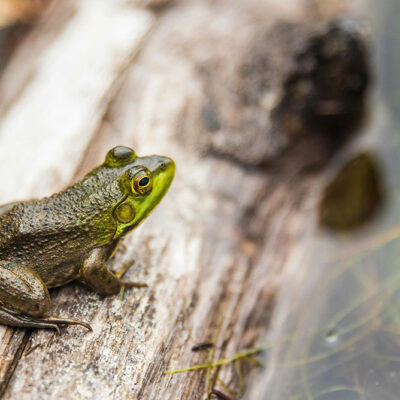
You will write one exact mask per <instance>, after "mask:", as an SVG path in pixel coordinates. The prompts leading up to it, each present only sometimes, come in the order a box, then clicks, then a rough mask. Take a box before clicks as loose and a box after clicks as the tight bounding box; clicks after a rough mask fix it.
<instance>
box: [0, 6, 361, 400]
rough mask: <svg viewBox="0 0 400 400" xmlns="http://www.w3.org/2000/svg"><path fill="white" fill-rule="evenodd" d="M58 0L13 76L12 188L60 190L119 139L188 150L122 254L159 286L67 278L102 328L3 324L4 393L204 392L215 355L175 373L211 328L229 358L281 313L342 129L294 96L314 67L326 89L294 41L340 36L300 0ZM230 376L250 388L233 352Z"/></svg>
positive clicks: (4, 174)
mask: <svg viewBox="0 0 400 400" xmlns="http://www.w3.org/2000/svg"><path fill="white" fill-rule="evenodd" d="M56 4H57V5H56V11H54V13H50V14H49V15H48V17H47V19H46V21H45V22H44V23H43V25H38V26H37V27H36V28H34V29H33V30H32V31H31V32H30V34H29V36H28V37H26V38H25V42H28V43H39V44H40V45H39V44H38V45H37V47H36V48H37V49H40V51H39V50H38V51H33V52H32V51H30V49H31V48H32V47H31V46H24V43H22V45H21V46H20V47H19V48H18V49H17V51H16V53H15V54H14V55H13V58H12V59H11V60H10V62H9V64H8V67H7V69H6V71H5V72H4V74H3V77H2V80H1V81H0V99H6V100H2V101H4V104H7V106H6V107H5V110H4V111H3V113H2V115H1V119H0V165H1V166H2V167H3V168H2V169H1V171H0V187H1V188H2V189H1V191H0V199H1V202H7V201H12V200H16V199H24V198H29V197H40V196H44V195H49V194H51V193H52V192H55V191H58V190H60V189H62V188H63V187H65V185H67V184H69V183H72V182H74V181H76V180H77V179H79V178H81V177H82V176H83V175H84V174H85V173H87V172H88V171H89V170H90V169H91V168H93V167H94V166H96V165H98V164H99V163H101V162H102V160H103V158H104V156H105V153H106V151H107V150H108V149H109V148H111V147H112V146H114V145H117V144H124V145H128V146H132V147H133V148H135V150H136V152H137V153H138V154H141V155H142V154H143V155H144V154H151V153H158V154H165V155H168V156H171V157H173V158H174V159H175V161H176V164H177V171H176V177H175V180H174V183H173V186H172V187H171V189H170V192H169V193H168V195H167V197H166V198H165V199H164V200H163V202H162V204H161V205H160V206H159V207H158V209H157V210H156V211H155V212H154V214H152V216H151V217H150V218H149V219H148V221H146V222H145V223H144V224H143V225H142V226H141V227H140V228H138V229H136V230H135V231H134V232H133V233H131V234H130V235H129V236H128V237H127V238H126V240H125V241H124V244H125V246H124V248H122V249H121V250H119V251H118V252H117V254H116V256H115V257H114V259H113V260H112V261H111V262H110V265H111V266H112V267H115V268H117V267H118V266H119V265H121V264H123V263H126V262H129V263H132V266H131V268H130V270H129V272H128V274H127V278H131V279H133V280H138V281H145V282H146V283H147V284H148V285H149V287H148V288H143V289H137V290H129V291H126V292H125V293H124V295H123V298H120V297H118V296H111V297H108V298H101V297H100V296H98V295H97V294H96V293H93V292H92V291H90V290H88V289H87V288H85V287H83V286H81V285H78V284H76V283H72V284H69V285H67V286H65V287H62V288H59V289H55V290H53V291H52V293H51V296H52V309H51V311H52V312H54V313H55V314H59V315H63V316H68V317H74V318H79V319H82V320H85V321H87V322H89V323H90V324H91V325H92V327H93V329H94V332H93V333H88V332H86V331H85V330H83V329H81V328H79V327H68V328H65V329H63V331H62V334H61V336H57V335H55V334H54V332H51V331H46V330H41V331H39V330H33V331H31V330H26V331H25V330H21V329H14V328H8V327H0V357H1V360H2V362H1V369H0V376H1V382H2V386H1V389H0V392H1V394H2V398H4V399H17V398H18V399H30V398H40V399H53V398H57V397H58V398H67V399H112V398H115V399H119V398H127V399H130V398H131V399H177V398H182V399H189V398H190V399H204V398H205V396H206V393H205V391H206V374H205V372H190V373H188V374H181V375H168V376H165V375H163V372H164V371H166V370H169V369H173V368H178V367H182V366H187V365H192V364H198V363H202V362H204V358H203V357H202V355H201V354H198V353H193V352H192V351H191V348H192V346H193V345H194V344H196V343H198V342H203V341H212V342H213V343H214V344H215V357H216V358H217V357H224V356H228V355H231V354H233V353H234V352H235V351H236V350H237V349H242V348H249V347H253V346H256V345H257V344H258V343H259V340H260V337H261V335H263V334H264V333H265V332H266V331H267V329H268V324H269V320H270V317H271V313H272V310H273V308H274V299H275V293H276V286H277V285H278V284H279V277H280V274H281V270H282V268H283V267H284V266H285V265H286V264H287V263H289V262H290V260H291V259H292V258H293V257H295V254H296V251H297V249H298V248H299V247H300V248H301V245H302V241H301V239H302V235H303V234H304V231H305V230H306V228H305V227H307V226H309V225H310V224H312V219H311V218H310V211H309V210H307V209H305V208H304V207H303V206H302V205H304V201H306V200H307V195H308V193H309V191H310V190H311V189H312V188H313V187H314V185H315V183H316V181H317V179H318V175H317V174H316V173H309V172H308V173H305V172H304V171H305V170H306V169H307V168H310V167H315V166H316V165H318V166H322V165H324V164H325V163H326V162H327V160H328V159H329V157H330V156H331V155H332V154H334V153H335V151H336V150H337V148H338V146H339V144H341V143H336V142H335V143H334V144H332V142H331V141H330V140H329V137H330V136H329V135H330V133H329V132H327V131H325V130H324V127H323V126H322V127H321V126H319V125H317V126H315V125H310V124H309V120H308V119H307V118H306V117H305V114H304V113H303V114H302V113H301V112H300V113H298V112H297V110H296V111H293V110H294V108H290V106H292V105H293V104H292V103H290V104H289V107H288V108H287V109H286V108H283V105H286V104H287V103H285V99H286V100H287V98H286V97H285V94H287V93H286V92H285V90H286V89H287V88H288V85H289V83H288V82H290V80H289V78H290V77H293V76H299V74H300V76H302V77H303V78H304V79H303V83H305V84H307V83H309V84H311V85H314V86H313V88H314V89H315V90H319V86H318V84H317V83H315V81H314V80H313V78H312V76H308V75H307V74H306V72H304V69H301V68H304V66H303V67H301V68H299V67H298V65H297V64H296V60H297V59H296V57H295V56H294V54H297V53H296V51H295V48H296V47H298V46H300V48H301V49H303V50H304V49H306V50H307V49H308V50H307V51H310V50H309V47H310V46H308V44H309V43H310V41H309V40H310V38H315V37H322V40H325V39H324V38H327V39H326V43H327V45H328V46H329V43H330V42H329V40H330V38H331V36H330V35H332V29H331V28H326V27H325V28H319V27H318V28H317V27H315V26H314V25H315V24H314V23H313V21H312V20H311V21H310V20H306V19H305V16H304V4H303V3H302V2H300V1H299V2H290V4H288V5H280V6H279V8H278V7H276V6H274V5H273V4H272V3H270V2H267V1H266V2H258V1H249V2H241V1H235V2H232V1H221V2H197V1H193V2H178V3H176V2H168V3H167V4H166V5H164V7H162V8H161V9H160V8H156V9H154V10H150V9H143V8H136V7H134V6H133V5H132V4H131V3H130V2H127V1H122V0H121V1H120V0H98V1H96V2H92V1H91V0H85V1H80V2H76V3H75V5H74V7H75V8H74V10H73V11H72V12H71V8H70V6H68V5H66V4H65V2H56ZM62 15H65V16H66V17H65V18H61V19H60V16H62ZM54 18H58V20H59V21H62V23H61V24H60V25H59V26H57V29H56V30H55V26H56V25H55V24H54V22H53V20H52V19H54ZM282 20H284V21H285V22H280V21H282ZM305 21H307V22H308V24H309V25H307V24H305V23H304V22H305ZM321 29H322V30H321ZM318 32H319V33H318ZM321 32H322V33H321ZM49 34H50V35H51V37H52V40H51V41H49V40H45V39H46V38H47V37H48V36H46V35H49ZM318 35H319V36H318ZM300 42H302V43H303V44H302V45H300V44H301V43H300ZM299 43H300V44H299ZM324 43H325V42H324ZM346 43H347V42H345V45H346ZM307 46H308V47H307ZM360 47H361V50H360V55H359V56H360V58H361V59H362V62H364V61H365V60H364V59H363V57H364V56H365V54H364V53H363V49H362V46H361V45H360ZM311 53H312V52H311ZM22 60H24V61H22ZM312 61H313V60H311V62H312ZM363 65H364V64H363ZM340 68H342V70H343V71H346V65H341V66H340ZM21 71H22V72H21ZM358 72H359V75H360V82H361V86H360V88H359V91H360V93H359V95H358V96H357V97H356V99H355V100H354V103H352V105H354V104H355V105H354V107H358V108H357V110H356V111H357V112H359V113H361V110H362V106H363V93H364V90H365V87H366V77H365V71H358ZM301 74H303V75H301ZM6 77H7V79H6ZM363 79H364V80H363ZM10 80H13V82H10ZM285 85H286V86H285ZM10 88H11V89H10ZM289 89H291V87H290V85H289ZM290 93H292V92H290ZM346 94H347V93H346ZM299 96H300V97H301V96H303V97H302V101H304V102H305V103H304V105H305V106H308V105H309V101H310V99H309V98H308V97H307V94H304V93H303V92H301V93H300V94H299ZM339 97H340V96H339ZM346 98H347V97H346ZM341 100H342V98H339V100H338V101H341ZM283 109H284V110H285V111H287V110H289V112H292V113H291V114H288V113H286V112H283V111H282V110H283ZM306 110H307V112H308V108H306ZM355 114H357V113H356V112H355ZM307 115H308V114H307ZM303 117H304V118H303ZM296 118H297V119H296ZM357 119H358V114H357V115H356V117H354V120H351V121H347V123H348V124H349V131H352V129H353V126H354V125H355V123H356V120H357ZM310 127H311V129H309V128H310ZM327 138H328V139H327ZM305 149H307V150H308V151H307V152H305V151H304V150H305ZM311 153H312V154H311ZM220 377H221V379H222V380H223V381H224V382H225V384H226V385H227V386H228V388H229V390H230V391H231V392H232V393H234V394H235V398H239V396H240V393H241V392H242V389H243V388H241V387H240V382H239V381H240V380H239V378H238V376H237V373H236V371H235V367H234V365H228V366H226V367H224V368H222V369H221V370H220ZM211 382H212V383H215V385H216V387H218V385H219V384H220V383H219V381H218V379H217V377H216V375H215V371H214V373H213V374H212V379H211Z"/></svg>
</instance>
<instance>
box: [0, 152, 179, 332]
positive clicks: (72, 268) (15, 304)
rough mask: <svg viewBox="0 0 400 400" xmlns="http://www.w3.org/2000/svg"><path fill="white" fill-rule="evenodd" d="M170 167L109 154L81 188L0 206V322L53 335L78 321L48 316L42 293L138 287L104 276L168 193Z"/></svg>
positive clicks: (155, 159)
mask: <svg viewBox="0 0 400 400" xmlns="http://www.w3.org/2000/svg"><path fill="white" fill-rule="evenodd" d="M174 172H175V164H174V162H173V160H171V159H170V158H168V157H161V156H157V155H152V156H148V157H138V156H136V154H135V152H134V151H133V150H132V149H130V148H128V147H122V146H119V147H115V148H113V149H111V150H110V151H109V152H108V154H107V156H106V159H105V161H104V163H103V164H102V165H100V166H99V167H97V168H95V169H94V170H93V171H91V172H90V173H89V174H87V175H86V176H85V177H84V178H83V179H82V181H80V182H78V183H76V184H75V185H73V186H71V187H69V188H67V189H65V190H64V191H62V192H60V193H56V194H54V195H52V196H50V197H47V198H44V199H41V200H30V201H21V202H16V203H11V204H6V205H4V206H0V322H1V323H3V324H7V325H12V326H20V327H35V328H54V329H57V330H58V325H60V324H61V325H62V324H80V325H83V326H85V327H87V328H88V329H91V328H90V326H89V325H88V324H86V323H85V322H81V321H77V320H73V319H69V318H61V317H56V316H49V315H47V314H46V313H47V311H48V310H49V307H50V296H49V292H48V289H49V288H53V287H56V286H61V285H65V284H66V283H68V282H70V281H72V280H75V279H77V280H79V281H81V282H84V283H85V284H87V285H88V286H90V287H91V288H92V289H94V290H95V291H96V292H98V293H100V294H103V295H110V294H113V293H117V292H118V291H119V290H120V289H121V287H122V286H125V287H133V286H137V284H135V283H134V282H127V281H124V280H122V279H121V278H120V276H121V275H122V273H121V274H119V273H115V274H114V273H113V272H111V271H110V270H109V269H108V268H107V265H106V262H107V260H108V259H109V258H110V257H111V256H112V255H113V253H114V252H115V250H116V248H117V246H118V243H119V241H120V240H121V238H122V237H123V236H124V235H126V234H127V233H128V232H129V231H130V230H132V229H134V228H135V227H136V226H137V225H138V224H139V223H140V222H141V221H143V220H144V219H145V218H146V217H147V216H148V215H149V214H150V212H151V211H152V210H153V209H154V207H155V206H156V205H157V204H158V203H159V202H160V200H161V199H162V197H163V196H164V195H165V193H166V192H167V190H168V188H169V186H170V184H171V181H172V179H173V177H174Z"/></svg>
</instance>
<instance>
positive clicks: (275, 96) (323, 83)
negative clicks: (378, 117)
mask: <svg viewBox="0 0 400 400" xmlns="http://www.w3.org/2000/svg"><path fill="white" fill-rule="evenodd" d="M364 28H365V27H364V25H363V23H362V22H361V21H358V20H355V19H354V20H353V19H341V20H337V19H335V20H331V21H325V22H321V23H314V24H311V23H310V24H304V22H302V23H292V22H284V21H280V22H278V23H276V24H274V25H268V26H264V25H262V23H261V22H260V26H259V27H257V28H256V34H254V36H253V37H252V38H251V40H245V39H243V40H242V42H240V41H239V40H238V43H239V44H238V43H235V44H234V45H232V49H228V50H226V51H225V52H224V53H221V54H223V57H225V58H226V60H225V59H223V60H222V61H221V60H219V59H218V60H211V61H210V60H208V64H207V63H203V64H202V66H201V69H200V72H201V74H202V76H203V80H204V90H205V94H206V96H205V97H206V99H207V101H206V102H205V104H204V105H203V107H202V110H201V113H200V116H201V119H202V125H203V127H204V134H203V138H205V141H206V149H207V150H208V151H209V153H211V154H213V155H217V156H223V157H225V158H228V159H231V160H232V161H234V162H238V163H241V164H244V165H247V166H252V167H254V166H257V167H271V166H272V167H276V166H280V165H281V163H282V162H288V163H290V161H287V160H290V159H291V158H292V157H291V155H293V157H295V158H297V159H301V160H303V162H302V164H304V165H300V166H299V168H300V169H302V168H308V167H320V166H322V165H325V164H326V162H327V160H329V159H330V157H331V156H332V155H333V154H335V152H336V150H337V149H338V148H340V146H341V145H342V144H343V143H345V142H346V139H348V138H349V137H351V136H352V135H353V134H355V133H356V131H357V128H358V127H359V125H360V122H361V121H362V118H363V116H364V111H365V97H366V96H365V95H366V90H367V88H368V84H369V80H370V78H369V69H370V60H369V51H368V49H369V36H368V35H366V30H365V29H364ZM238 35H239V34H238ZM234 46H236V47H234ZM231 53H232V54H231ZM221 57H222V56H221ZM221 65H231V66H232V67H231V68H230V69H229V70H228V69H224V70H223V69H222V67H221ZM288 153H289V154H288ZM297 163H298V162H297Z"/></svg>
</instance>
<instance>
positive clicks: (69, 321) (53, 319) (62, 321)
mask: <svg viewBox="0 0 400 400" xmlns="http://www.w3.org/2000/svg"><path fill="white" fill-rule="evenodd" d="M29 318H30V319H32V318H31V317H29ZM36 320H37V321H44V322H45V323H49V324H52V325H56V326H57V325H80V326H83V327H84V328H86V329H87V330H88V331H90V332H93V329H92V327H91V326H90V324H88V323H87V322H84V321H79V320H77V319H73V318H63V317H57V316H55V315H45V316H43V317H41V318H36Z"/></svg>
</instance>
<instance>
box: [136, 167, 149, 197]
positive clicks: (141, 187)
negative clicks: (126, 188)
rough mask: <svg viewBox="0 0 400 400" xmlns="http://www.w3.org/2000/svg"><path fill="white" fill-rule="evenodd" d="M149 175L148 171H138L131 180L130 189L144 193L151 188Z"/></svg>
mask: <svg viewBox="0 0 400 400" xmlns="http://www.w3.org/2000/svg"><path fill="white" fill-rule="evenodd" d="M151 183H152V180H151V176H150V174H149V173H148V172H146V171H142V172H140V173H138V174H137V175H136V176H135V178H134V179H133V181H132V191H133V192H134V193H137V194H146V193H147V192H149V191H150V190H151Z"/></svg>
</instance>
